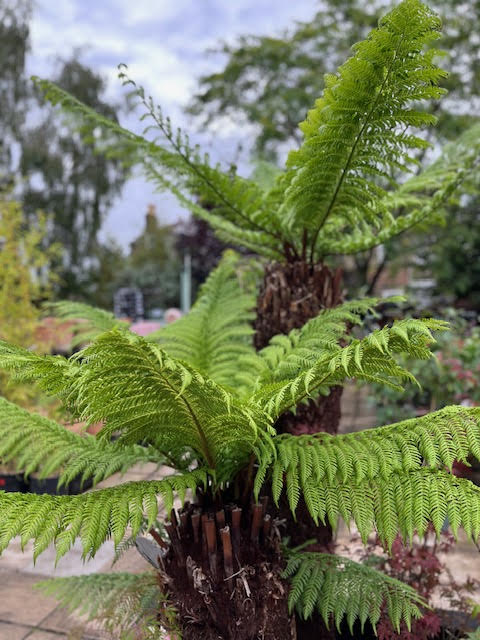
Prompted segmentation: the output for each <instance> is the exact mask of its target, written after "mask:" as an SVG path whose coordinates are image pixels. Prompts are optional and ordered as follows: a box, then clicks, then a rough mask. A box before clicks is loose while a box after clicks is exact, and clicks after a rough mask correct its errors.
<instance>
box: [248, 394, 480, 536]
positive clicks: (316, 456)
mask: <svg viewBox="0 0 480 640" xmlns="http://www.w3.org/2000/svg"><path fill="white" fill-rule="evenodd" d="M275 447H276V449H277V455H276V457H275V459H274V460H272V461H269V462H268V463H267V464H268V466H270V464H271V467H270V468H271V472H272V478H273V481H272V490H273V496H274V499H275V500H276V501H277V500H278V499H279V497H280V494H281V492H282V490H283V488H284V487H285V488H286V490H287V494H288V496H289V498H290V507H291V509H292V510H295V508H296V505H297V501H298V498H299V496H300V495H303V496H304V497H305V499H306V502H307V506H308V507H309V509H310V510H311V512H312V515H314V513H315V512H316V510H317V508H318V505H317V502H316V501H317V495H319V494H322V492H324V491H325V490H326V487H331V488H333V489H335V487H337V486H339V485H343V484H348V483H351V484H352V485H360V484H362V483H364V482H372V481H377V480H379V481H384V480H388V478H389V477H390V476H391V475H392V474H408V473H410V472H412V471H416V470H419V469H425V468H426V467H428V468H430V469H439V470H442V469H444V468H447V469H449V470H451V469H452V465H453V462H454V461H455V460H459V461H462V462H463V463H465V464H468V457H469V456H471V455H473V456H474V457H475V458H477V459H480V409H477V408H466V407H457V406H454V407H446V408H445V409H441V410H440V411H436V412H435V413H430V414H428V415H426V416H423V417H421V418H412V419H410V420H404V421H403V422H398V423H395V424H391V425H388V426H385V427H379V428H376V429H366V430H363V431H357V432H354V433H348V434H341V435H337V436H331V435H329V434H327V433H318V434H315V435H305V436H291V435H289V434H283V435H281V436H278V437H277V438H275ZM261 480H262V481H263V479H262V477H259V480H258V482H260V481H261ZM259 489H260V487H259V486H258V483H257V491H259ZM315 505H317V506H315ZM314 517H316V516H314ZM442 523H443V520H438V521H436V522H435V526H436V527H441V526H442ZM363 533H365V534H366V533H367V531H366V530H364V531H363Z"/></svg>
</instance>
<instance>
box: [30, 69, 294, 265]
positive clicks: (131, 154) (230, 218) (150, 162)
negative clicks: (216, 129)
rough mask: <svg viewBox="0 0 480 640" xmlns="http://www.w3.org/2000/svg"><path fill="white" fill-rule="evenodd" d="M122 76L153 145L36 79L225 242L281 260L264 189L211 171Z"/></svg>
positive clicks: (114, 151) (203, 156)
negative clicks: (137, 102) (148, 122)
mask: <svg viewBox="0 0 480 640" xmlns="http://www.w3.org/2000/svg"><path fill="white" fill-rule="evenodd" d="M119 77H120V78H121V80H122V81H123V83H124V84H125V85H130V86H131V87H132V95H135V96H136V97H137V99H138V101H139V102H140V104H141V106H142V108H143V109H144V115H143V117H142V120H149V121H150V123H151V124H150V125H149V126H148V127H147V128H146V129H145V131H144V136H145V135H147V134H151V133H153V134H155V135H156V137H155V139H154V141H151V140H149V139H147V138H146V137H144V136H140V135H137V134H134V133H132V132H131V131H128V130H127V129H124V128H123V127H121V126H120V125H119V124H118V123H116V122H114V121H111V120H109V119H108V118H105V117H103V116H99V115H98V114H97V113H96V112H95V111H94V110H93V109H91V108H90V107H87V106H86V105H85V104H83V103H81V102H80V101H79V100H77V99H76V98H74V97H73V96H71V95H70V94H69V93H67V92H66V91H64V90H62V89H61V88H60V87H58V86H56V85H54V84H53V83H51V82H49V81H47V80H42V79H40V78H33V80H34V82H35V84H36V85H37V86H38V87H39V89H40V90H41V91H42V92H43V93H44V94H45V97H46V98H47V99H48V100H49V101H50V102H51V103H52V104H53V105H59V106H61V107H62V108H63V109H64V110H66V111H67V112H68V113H70V114H74V115H75V116H77V117H79V118H81V120H82V128H83V130H87V129H90V130H91V131H94V130H96V131H102V132H103V138H104V146H105V147H106V151H107V152H108V153H111V154H114V155H116V156H117V157H119V158H122V159H125V158H130V159H131V161H132V159H133V162H136V163H138V164H141V165H142V166H143V168H144V170H145V172H146V174H147V177H149V178H150V179H151V180H152V181H154V182H156V184H157V185H158V186H159V187H160V188H161V189H162V190H165V189H168V190H169V191H170V192H171V193H173V194H174V195H175V196H176V197H177V199H178V200H179V202H180V203H181V204H182V205H183V206H185V207H186V208H187V209H189V210H190V211H192V213H194V214H195V215H197V216H199V217H201V218H203V219H204V220H206V221H207V222H211V223H213V226H214V227H215V228H218V229H219V231H220V235H222V237H223V238H225V239H228V241H229V242H232V243H234V244H237V243H238V242H239V241H240V242H241V244H243V245H244V246H247V247H250V248H252V249H253V250H255V251H257V252H258V253H260V254H263V255H266V256H268V257H277V258H278V257H281V255H282V253H281V246H279V242H280V243H281V241H282V236H281V234H280V233H279V231H278V227H279V223H278V219H277V214H276V210H270V209H266V208H265V207H264V206H263V191H262V189H261V188H260V187H259V186H258V185H257V184H256V183H255V182H254V181H252V180H247V179H245V178H242V177H240V176H238V175H237V174H236V172H235V170H234V168H233V167H231V168H230V170H228V171H222V170H221V169H220V167H219V166H218V165H217V166H215V167H214V166H212V165H211V163H210V160H209V157H208V154H201V153H200V151H199V149H198V147H196V146H192V145H191V143H190V140H189V138H188V135H186V134H184V133H183V132H182V131H181V130H180V129H177V130H174V129H173V128H172V124H171V121H170V119H169V118H168V117H166V116H164V115H163V113H162V111H161V109H160V108H159V107H155V105H154V104H153V101H152V99H151V98H149V97H146V96H145V94H144V91H143V89H142V88H141V87H137V86H136V84H135V83H134V82H133V80H131V79H130V78H128V77H127V75H126V73H125V71H124V68H123V69H122V70H121V71H120V73H119ZM97 137H98V136H97ZM162 143H163V144H162ZM97 144H98V141H97ZM198 194H201V195H202V199H203V200H204V201H205V202H208V204H209V206H210V207H211V210H210V211H207V210H206V209H205V208H203V207H201V206H200V205H199V204H198V201H197V200H198Z"/></svg>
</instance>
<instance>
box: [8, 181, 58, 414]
mask: <svg viewBox="0 0 480 640" xmlns="http://www.w3.org/2000/svg"><path fill="white" fill-rule="evenodd" d="M47 228H48V220H47V218H46V216H45V215H44V214H41V213H37V216H36V219H35V221H34V222H32V224H31V225H30V227H29V229H25V226H24V221H23V214H22V209H21V206H20V204H19V203H17V202H15V201H13V200H11V199H9V198H8V197H6V195H5V194H0V339H1V340H7V341H11V342H14V343H15V344H18V345H22V346H23V347H26V348H29V349H35V350H37V351H40V352H42V350H43V349H44V348H45V347H46V345H43V344H42V343H41V342H39V335H40V334H39V332H38V331H37V330H38V326H39V322H40V318H41V305H42V303H43V302H44V301H46V300H48V298H49V297H50V296H51V294H52V289H53V287H54V285H55V283H56V279H57V278H56V274H55V272H54V271H53V270H52V263H53V262H54V260H55V259H57V258H58V256H59V255H60V253H61V248H60V246H59V245H58V244H56V245H51V246H50V247H49V248H48V249H46V247H45V236H46V231H47ZM0 395H2V396H6V397H8V398H10V399H12V400H14V401H16V402H20V403H21V404H29V403H30V402H31V400H32V398H33V396H34V395H35V393H34V392H32V390H31V388H30V386H28V387H27V386H23V385H20V386H19V385H9V386H7V384H6V376H5V375H3V374H1V376H0ZM37 396H38V394H37Z"/></svg>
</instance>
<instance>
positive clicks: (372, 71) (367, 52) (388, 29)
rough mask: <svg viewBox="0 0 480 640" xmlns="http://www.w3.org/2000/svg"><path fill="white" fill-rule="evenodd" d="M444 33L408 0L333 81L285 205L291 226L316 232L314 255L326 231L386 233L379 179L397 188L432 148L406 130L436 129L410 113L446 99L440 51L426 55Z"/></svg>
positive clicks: (314, 114) (306, 128)
mask: <svg viewBox="0 0 480 640" xmlns="http://www.w3.org/2000/svg"><path fill="white" fill-rule="evenodd" d="M440 25H441V23H440V20H439V18H438V17H437V16H436V15H435V14H433V12H432V11H431V10H430V9H428V8H427V7H425V6H424V5H422V4H421V3H419V2H416V1H415V0H405V1H404V2H402V3H401V4H400V5H399V6H398V7H397V8H395V9H394V10H393V11H391V12H390V13H389V14H388V15H387V16H385V17H384V18H383V19H382V20H381V21H380V23H379V27H378V28H377V29H374V30H373V31H371V33H370V34H369V36H368V38H367V39H366V40H364V41H363V42H360V43H358V44H356V45H355V46H354V47H353V51H354V56H353V57H352V58H350V59H349V60H347V62H346V63H345V64H344V65H342V66H341V67H340V68H339V70H338V72H337V74H335V75H332V76H327V77H326V88H325V91H324V95H323V98H321V99H319V100H317V102H316V105H315V108H314V109H312V110H311V111H310V112H309V113H308V116H307V119H306V120H305V122H303V123H302V124H301V125H300V128H301V130H302V132H303V134H304V143H303V145H302V147H301V148H300V149H299V150H298V151H292V152H290V155H289V158H288V162H287V166H288V167H289V168H291V169H295V174H291V175H292V179H291V180H289V183H290V184H289V187H288V190H287V192H286V201H285V203H284V207H285V211H286V218H287V223H288V224H289V225H290V226H295V227H301V228H308V229H312V230H313V231H314V236H313V238H314V240H313V248H314V247H315V243H316V239H317V236H318V233H319V232H320V230H321V229H322V228H323V227H324V226H325V225H329V226H332V227H333V228H335V229H337V230H338V229H339V227H340V228H341V227H344V226H345V223H347V224H350V225H352V226H354V227H355V226H357V225H358V223H359V222H362V221H366V222H368V223H371V224H372V223H373V224H374V225H375V224H376V226H381V222H382V221H378V222H377V221H376V220H375V215H374V212H372V210H371V206H370V202H371V201H372V200H373V201H374V202H375V201H376V200H378V199H379V198H381V197H382V196H383V195H384V194H385V192H384V191H383V190H382V189H381V188H380V186H379V181H378V178H382V179H383V180H384V181H386V183H387V184H389V183H390V182H391V180H392V175H393V170H394V169H400V170H403V171H405V170H407V171H408V170H409V168H410V166H411V165H412V163H414V162H415V159H414V157H413V156H412V153H411V150H414V149H423V148H425V146H427V143H426V142H425V140H423V139H422V138H419V137H418V136H415V135H407V134H405V131H404V129H405V128H406V127H409V126H415V127H425V126H426V125H431V124H432V123H433V122H434V121H435V118H434V117H433V116H431V115H430V114H428V113H425V112H424V111H419V110H418V109H415V108H411V107H410V108H409V105H410V104H411V102H412V100H418V101H422V100H426V99H438V98H439V97H440V96H441V95H442V94H443V93H445V92H444V91H443V90H442V89H440V88H438V86H437V84H438V81H439V80H440V79H441V78H442V76H443V75H444V72H442V71H441V70H440V69H438V68H437V67H436V66H435V65H434V64H433V62H432V61H433V57H434V55H435V53H436V52H435V50H434V49H429V51H428V52H426V53H423V52H422V50H423V48H424V46H425V45H426V44H429V43H430V42H432V41H433V40H435V39H437V38H438V37H439V35H440ZM359 78H361V79H362V82H361V83H359V82H358V80H359ZM400 127H402V128H400ZM305 185H308V188H305ZM312 213H313V214H314V215H313V216H312ZM357 216H358V217H357ZM312 218H313V219H312ZM325 231H326V232H328V228H327V229H326V230H325ZM313 248H312V250H313Z"/></svg>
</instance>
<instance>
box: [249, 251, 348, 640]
mask: <svg viewBox="0 0 480 640" xmlns="http://www.w3.org/2000/svg"><path fill="white" fill-rule="evenodd" d="M341 302H342V271H341V269H336V270H335V271H333V270H331V269H330V268H329V267H328V266H327V265H325V264H322V263H319V264H314V265H311V264H309V263H308V262H306V261H301V262H287V263H284V264H280V263H272V264H270V265H268V266H267V268H266V270H265V275H264V281H263V285H262V287H261V290H260V293H259V296H258V300H257V315H256V320H255V331H256V333H255V347H256V348H257V349H258V350H259V349H262V348H263V347H265V346H266V345H267V344H268V342H269V340H270V339H271V338H272V337H273V336H275V335H278V334H288V333H289V332H290V331H291V330H292V329H300V328H301V327H303V325H304V324H305V323H306V322H307V321H308V320H310V319H311V318H314V317H315V316H317V315H318V314H319V313H320V311H322V310H323V309H328V308H331V307H336V306H337V305H338V304H340V303H341ZM342 392H343V387H340V386H335V387H333V388H332V389H331V390H330V393H329V395H328V396H319V397H318V398H317V399H316V400H308V402H307V403H304V404H301V405H299V406H298V407H297V408H296V411H295V413H291V412H289V413H286V414H284V415H283V416H282V417H281V418H280V420H279V421H278V422H277V424H276V425H275V426H276V429H277V431H278V432H279V433H291V434H293V435H301V434H306V433H316V432H318V431H326V432H328V433H331V434H335V433H337V432H338V427H339V424H340V418H341V399H342ZM280 517H281V518H284V519H285V521H286V528H287V535H288V536H289V538H290V543H291V544H292V546H297V545H300V544H302V543H304V542H305V541H306V540H310V539H316V540H317V543H316V544H315V545H312V547H311V549H312V550H318V551H325V550H328V551H330V550H331V546H332V537H333V536H332V530H331V527H330V526H329V525H321V526H317V525H316V524H315V522H314V521H313V519H312V517H311V516H310V514H309V512H308V509H307V508H306V505H305V502H304V500H303V499H301V500H300V502H299V505H298V510H297V519H296V521H295V520H294V519H293V516H292V513H291V511H290V508H289V506H288V501H287V498H286V496H285V495H283V496H282V498H281V502H280ZM297 629H298V631H297V638H298V640H308V639H309V638H313V637H315V638H316V640H320V639H322V640H331V639H333V638H335V633H334V631H333V630H329V629H326V627H325V625H324V623H323V621H322V620H321V618H320V617H319V616H318V615H316V614H315V615H313V616H312V618H311V619H310V620H307V621H301V620H300V619H297Z"/></svg>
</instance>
